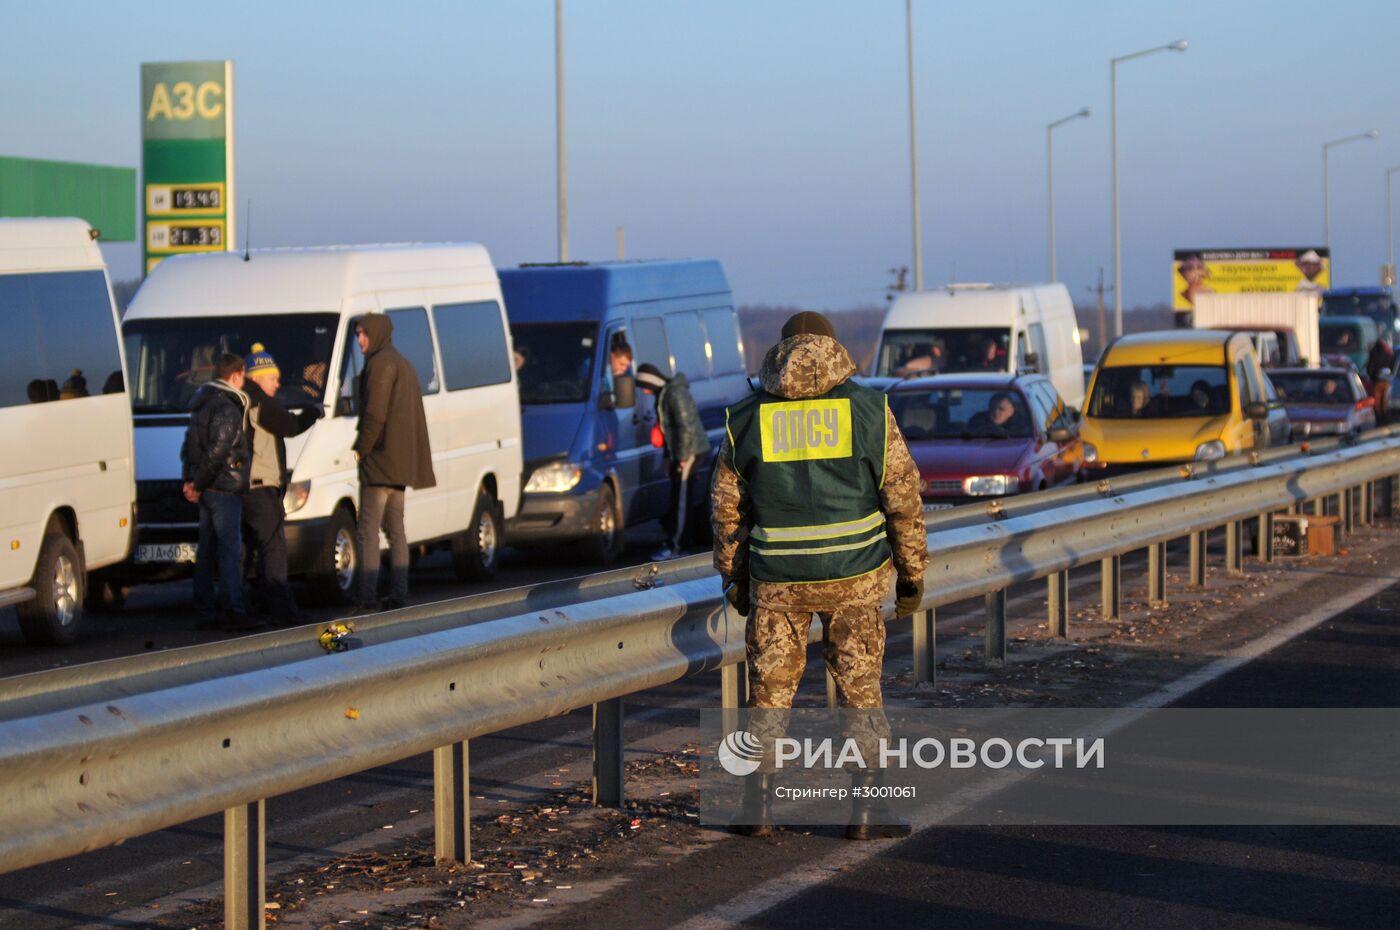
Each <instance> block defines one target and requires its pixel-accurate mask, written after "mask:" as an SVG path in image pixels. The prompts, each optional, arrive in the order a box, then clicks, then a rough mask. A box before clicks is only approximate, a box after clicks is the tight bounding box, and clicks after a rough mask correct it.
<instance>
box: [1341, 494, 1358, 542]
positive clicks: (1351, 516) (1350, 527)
mask: <svg viewBox="0 0 1400 930" xmlns="http://www.w3.org/2000/svg"><path fill="white" fill-rule="evenodd" d="M1356 496H1357V495H1356V489H1355V488H1347V489H1346V490H1344V491H1342V532H1343V533H1344V534H1346V535H1347V536H1350V535H1351V534H1352V533H1354V532H1356V516H1355V514H1356Z"/></svg>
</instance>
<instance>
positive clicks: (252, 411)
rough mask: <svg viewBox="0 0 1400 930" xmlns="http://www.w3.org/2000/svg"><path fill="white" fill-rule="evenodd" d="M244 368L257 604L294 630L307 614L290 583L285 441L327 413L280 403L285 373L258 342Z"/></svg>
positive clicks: (247, 522) (247, 515) (247, 507)
mask: <svg viewBox="0 0 1400 930" xmlns="http://www.w3.org/2000/svg"><path fill="white" fill-rule="evenodd" d="M244 366H245V367H244V378H245V382H244V385H243V390H244V393H246V394H247V395H248V420H249V422H250V423H251V424H252V427H253V465H252V470H251V472H250V475H249V481H248V483H249V488H248V490H247V491H246V492H245V493H244V495H243V526H244V528H245V529H247V531H248V538H249V543H250V548H251V552H252V554H253V555H254V556H255V561H256V564H257V574H256V575H255V576H254V578H255V584H254V587H253V600H254V602H255V603H256V604H257V606H258V607H259V608H260V609H262V610H263V611H265V612H266V613H268V614H269V615H270V616H271V617H272V619H273V622H274V623H277V624H279V625H282V626H288V625H290V624H292V623H295V622H296V621H298V620H300V619H301V611H300V610H298V609H297V604H296V600H295V599H294V598H293V597H292V589H291V586H290V585H288V584H287V533H286V521H287V512H286V510H285V509H284V507H283V504H282V494H283V489H284V488H286V486H287V479H288V477H289V476H290V471H289V469H288V468H287V444H286V442H285V441H284V440H286V439H288V438H290V437H292V436H299V435H301V434H302V433H304V432H306V431H307V430H308V429H310V428H311V424H313V423H315V422H316V421H317V420H319V419H321V417H322V415H323V414H322V412H321V408H320V407H317V406H314V405H311V404H308V405H307V406H306V407H305V408H303V410H302V411H301V413H299V414H293V413H291V412H289V411H288V410H287V408H286V407H283V406H282V403H281V402H280V401H279V400H278V399H277V391H278V389H279V388H280V387H281V386H282V372H281V371H280V370H279V369H278V367H277V362H276V360H274V359H273V357H272V353H270V352H268V351H267V349H266V348H264V347H263V344H262V343H260V342H255V343H253V353H252V354H251V355H249V356H248V358H247V359H246V360H245V361H244Z"/></svg>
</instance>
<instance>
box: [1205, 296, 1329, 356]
mask: <svg viewBox="0 0 1400 930" xmlns="http://www.w3.org/2000/svg"><path fill="white" fill-rule="evenodd" d="M1319 304H1320V301H1319V298H1318V295H1317V294H1310V293H1298V292H1290V293H1281V294H1198V295H1196V301H1195V309H1194V311H1193V314H1192V325H1193V326H1194V328H1195V329H1229V330H1235V331H1238V332H1250V333H1255V334H1256V335H1255V337H1254V338H1255V346H1256V347H1257V348H1259V349H1260V359H1261V361H1263V362H1264V364H1265V365H1266V366H1267V365H1271V364H1272V365H1275V366H1277V365H1312V366H1316V365H1319V364H1321V362H1322V351H1321V344H1320V342H1319V339H1318V327H1317V317H1318V311H1319ZM1271 337H1272V338H1271ZM1274 344H1277V347H1278V356H1277V357H1273V358H1271V357H1270V355H1271V354H1272V352H1271V347H1272V346H1273V345H1274Z"/></svg>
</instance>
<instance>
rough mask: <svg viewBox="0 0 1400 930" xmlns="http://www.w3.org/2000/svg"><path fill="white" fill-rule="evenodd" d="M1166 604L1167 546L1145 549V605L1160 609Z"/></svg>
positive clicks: (1152, 546)
mask: <svg viewBox="0 0 1400 930" xmlns="http://www.w3.org/2000/svg"><path fill="white" fill-rule="evenodd" d="M1166 602H1167V544H1166V543H1164V542H1159V543H1153V544H1152V545H1150V546H1148V547H1147V603H1148V604H1149V605H1150V606H1153V607H1160V606H1161V605H1163V604H1165V603H1166Z"/></svg>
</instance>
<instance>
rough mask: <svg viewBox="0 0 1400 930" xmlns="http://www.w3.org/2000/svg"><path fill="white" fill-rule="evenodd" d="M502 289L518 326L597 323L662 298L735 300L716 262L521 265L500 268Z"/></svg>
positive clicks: (722, 302)
mask: <svg viewBox="0 0 1400 930" xmlns="http://www.w3.org/2000/svg"><path fill="white" fill-rule="evenodd" d="M501 291H502V293H503V294H504V295H505V299H506V313H507V314H508V315H509V317H510V319H511V321H512V322H515V323H521V322H555V321H559V322H564V321H596V320H599V319H601V318H602V317H603V316H604V314H605V313H606V311H607V309H608V308H610V307H617V306H622V305H626V304H639V303H648V302H651V301H657V300H674V299H677V298H687V297H689V298H697V297H700V298H710V300H709V301H708V302H707V305H708V306H721V305H724V306H728V304H729V303H730V301H731V297H730V294H729V282H728V281H727V280H725V277H724V269H723V267H721V265H720V263H719V262H718V261H716V260H715V259H681V260H664V261H626V262H598V263H596V264H583V263H577V264H563V265H521V266H520V267H519V268H505V269H502V270H501Z"/></svg>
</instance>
